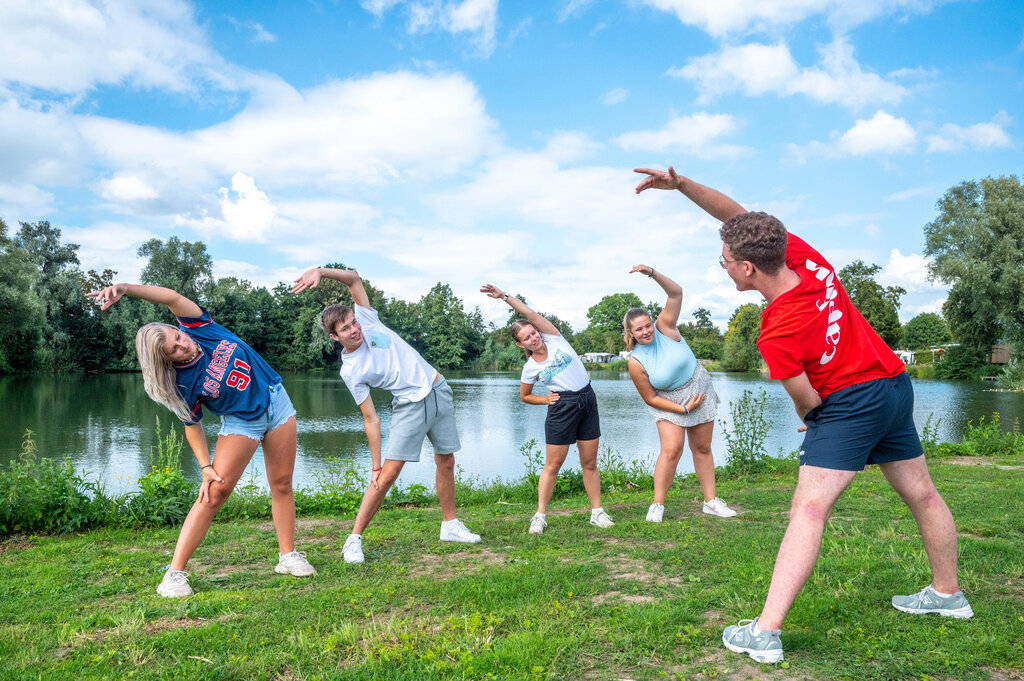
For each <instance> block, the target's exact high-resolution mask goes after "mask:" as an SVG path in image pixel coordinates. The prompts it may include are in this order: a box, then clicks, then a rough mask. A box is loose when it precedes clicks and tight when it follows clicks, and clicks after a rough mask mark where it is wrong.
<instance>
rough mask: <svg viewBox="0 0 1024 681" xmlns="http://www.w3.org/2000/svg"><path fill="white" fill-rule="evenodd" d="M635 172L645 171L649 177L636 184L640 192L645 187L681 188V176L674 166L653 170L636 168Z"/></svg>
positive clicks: (637, 190) (637, 191)
mask: <svg viewBox="0 0 1024 681" xmlns="http://www.w3.org/2000/svg"><path fill="white" fill-rule="evenodd" d="M633 172H634V173H645V174H646V175H647V177H645V178H644V179H643V181H642V182H640V184H638V185H637V186H636V193H637V194H639V193H640V192H642V191H643V190H645V189H679V176H678V175H676V170H675V168H673V167H672V166H669V167H668V170H667V171H665V170H651V169H650V168H634V169H633Z"/></svg>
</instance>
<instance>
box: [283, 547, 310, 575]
mask: <svg viewBox="0 0 1024 681" xmlns="http://www.w3.org/2000/svg"><path fill="white" fill-rule="evenodd" d="M274 572H276V573H278V574H282V575H293V576H295V577H309V576H310V575H315V574H316V568H315V567H313V566H312V565H310V564H309V561H308V560H306V554H305V553H299V552H298V551H291V552H289V553H286V554H284V555H283V556H281V557H280V558H279V559H278V561H277V567H275V568H274Z"/></svg>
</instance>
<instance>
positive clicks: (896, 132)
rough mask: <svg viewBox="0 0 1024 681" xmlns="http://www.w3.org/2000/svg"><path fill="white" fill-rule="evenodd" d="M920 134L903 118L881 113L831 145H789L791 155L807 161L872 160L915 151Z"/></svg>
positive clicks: (862, 119)
mask: <svg viewBox="0 0 1024 681" xmlns="http://www.w3.org/2000/svg"><path fill="white" fill-rule="evenodd" d="M916 140H917V133H916V132H915V131H914V128H913V127H911V125H910V124H909V123H907V122H906V121H905V120H904V119H902V118H896V117H894V116H892V115H891V114H887V113H885V112H884V111H878V112H876V113H875V115H874V116H872V117H871V118H867V119H865V118H860V119H857V121H856V122H855V123H854V124H853V127H852V128H850V129H849V130H847V131H846V132H844V133H843V134H842V135H836V136H835V138H834V139H833V140H832V141H830V142H810V143H809V144H807V145H804V146H798V145H789V150H790V152H791V153H792V154H793V155H794V156H795V157H796V158H797V160H803V159H804V158H805V157H807V156H826V157H832V158H836V157H842V156H869V155H877V154H898V153H906V152H909V151H911V150H913V147H914V144H915V142H916Z"/></svg>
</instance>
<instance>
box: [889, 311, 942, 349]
mask: <svg viewBox="0 0 1024 681" xmlns="http://www.w3.org/2000/svg"><path fill="white" fill-rule="evenodd" d="M952 339H953V337H952V336H951V335H950V334H949V327H948V326H946V322H945V320H943V319H942V317H940V316H939V315H937V314H935V313H934V312H922V313H921V314H919V315H917V316H916V317H914V318H913V319H911V320H910V321H909V322H907V323H906V325H905V326H904V327H903V342H902V345H903V347H905V348H909V349H911V350H920V349H922V348H933V347H935V346H937V345H943V344H945V343H949V342H950V341H951V340H952Z"/></svg>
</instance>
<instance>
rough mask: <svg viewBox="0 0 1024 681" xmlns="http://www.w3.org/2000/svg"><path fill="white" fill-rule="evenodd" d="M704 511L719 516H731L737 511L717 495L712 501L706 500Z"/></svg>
mask: <svg viewBox="0 0 1024 681" xmlns="http://www.w3.org/2000/svg"><path fill="white" fill-rule="evenodd" d="M704 512H705V513H707V514H708V515H716V516H718V517H719V518H731V517H733V516H734V515H736V511H734V510H732V509H731V508H729V507H728V506H727V505H726V503H725V502H724V501H722V500H721V499H719V498H718V497H715V498H714V499H712V500H711V501H705V502H704Z"/></svg>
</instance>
